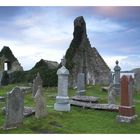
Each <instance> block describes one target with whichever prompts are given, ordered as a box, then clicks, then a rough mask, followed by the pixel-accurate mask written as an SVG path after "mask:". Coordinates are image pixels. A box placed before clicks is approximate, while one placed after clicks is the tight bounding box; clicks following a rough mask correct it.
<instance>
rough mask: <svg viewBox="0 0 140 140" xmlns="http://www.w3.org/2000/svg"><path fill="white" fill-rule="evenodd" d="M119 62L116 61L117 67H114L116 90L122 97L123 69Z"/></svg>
mask: <svg viewBox="0 0 140 140" xmlns="http://www.w3.org/2000/svg"><path fill="white" fill-rule="evenodd" d="M118 64H119V61H118V60H117V61H116V66H115V67H114V89H115V92H116V95H120V71H121V68H120V66H119V65H118Z"/></svg>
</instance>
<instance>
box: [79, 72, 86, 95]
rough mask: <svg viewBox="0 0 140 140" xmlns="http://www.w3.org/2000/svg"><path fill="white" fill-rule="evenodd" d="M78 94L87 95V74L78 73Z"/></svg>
mask: <svg viewBox="0 0 140 140" xmlns="http://www.w3.org/2000/svg"><path fill="white" fill-rule="evenodd" d="M77 94H78V95H84V94H85V74H84V73H78V76H77Z"/></svg>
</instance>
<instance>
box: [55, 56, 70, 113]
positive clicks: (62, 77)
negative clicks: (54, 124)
mask: <svg viewBox="0 0 140 140" xmlns="http://www.w3.org/2000/svg"><path fill="white" fill-rule="evenodd" d="M65 63H66V60H65V58H63V59H61V64H62V67H61V68H60V69H58V71H57V75H58V95H57V96H56V103H55V104H54V109H55V110H57V111H70V103H69V97H68V75H69V71H68V70H67V69H66V68H65Z"/></svg>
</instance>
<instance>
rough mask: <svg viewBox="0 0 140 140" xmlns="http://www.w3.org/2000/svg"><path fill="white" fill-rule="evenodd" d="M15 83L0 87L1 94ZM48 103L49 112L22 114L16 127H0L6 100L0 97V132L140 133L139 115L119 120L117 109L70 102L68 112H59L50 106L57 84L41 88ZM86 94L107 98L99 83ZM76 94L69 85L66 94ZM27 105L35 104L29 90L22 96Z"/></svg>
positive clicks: (139, 96)
mask: <svg viewBox="0 0 140 140" xmlns="http://www.w3.org/2000/svg"><path fill="white" fill-rule="evenodd" d="M13 87H14V85H9V86H6V87H1V88H0V96H5V95H6V92H8V91H10V90H11V89H12V88H13ZM44 93H45V98H46V101H47V106H48V116H47V117H45V118H42V119H36V118H35V117H34V116H30V117H28V118H24V122H23V125H22V126H20V127H19V128H18V129H13V130H3V129H2V127H3V124H4V121H5V120H4V119H5V116H4V115H3V114H2V109H1V108H2V107H3V106H5V102H1V101H0V127H1V128H0V134H48V133H49V134H56V133H57V134H112V133H113V134H139V133H140V118H139V117H138V118H137V120H136V121H135V122H134V123H131V124H121V123H118V122H116V115H117V114H118V113H117V112H107V111H100V110H94V109H83V108H79V107H74V106H71V111H70V112H58V111H55V110H54V109H53V105H54V103H55V96H56V95H57V89H56V88H44ZM86 94H87V95H90V96H91V95H92V96H98V97H100V102H102V103H106V102H107V93H105V92H102V91H101V90H100V87H99V86H90V87H87V92H86ZM73 95H75V90H73V89H69V96H73ZM134 99H135V101H136V102H135V105H136V113H137V115H138V116H140V102H139V100H140V93H135V94H134ZM24 104H25V105H26V106H34V101H33V99H32V96H31V93H29V94H26V96H25V97H24Z"/></svg>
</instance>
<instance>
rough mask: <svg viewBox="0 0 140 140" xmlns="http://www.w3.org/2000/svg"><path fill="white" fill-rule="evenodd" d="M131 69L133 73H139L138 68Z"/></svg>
mask: <svg viewBox="0 0 140 140" xmlns="http://www.w3.org/2000/svg"><path fill="white" fill-rule="evenodd" d="M131 71H132V72H134V73H140V68H135V69H133V70H131Z"/></svg>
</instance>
